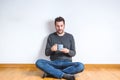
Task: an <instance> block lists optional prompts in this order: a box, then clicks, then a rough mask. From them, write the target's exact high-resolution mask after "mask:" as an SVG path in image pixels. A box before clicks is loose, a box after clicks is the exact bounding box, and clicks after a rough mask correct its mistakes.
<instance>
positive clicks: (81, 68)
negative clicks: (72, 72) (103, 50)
mask: <svg viewBox="0 0 120 80" xmlns="http://www.w3.org/2000/svg"><path fill="white" fill-rule="evenodd" d="M77 68H78V72H82V71H83V70H84V64H83V63H80V62H77Z"/></svg>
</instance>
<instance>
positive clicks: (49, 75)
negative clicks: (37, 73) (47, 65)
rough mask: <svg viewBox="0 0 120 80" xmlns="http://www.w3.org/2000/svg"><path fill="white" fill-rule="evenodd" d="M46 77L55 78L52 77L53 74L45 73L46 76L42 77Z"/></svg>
mask: <svg viewBox="0 0 120 80" xmlns="http://www.w3.org/2000/svg"><path fill="white" fill-rule="evenodd" d="M45 77H52V78H54V76H52V75H51V74H48V73H44V74H43V77H42V78H45Z"/></svg>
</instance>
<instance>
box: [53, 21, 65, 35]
mask: <svg viewBox="0 0 120 80" xmlns="http://www.w3.org/2000/svg"><path fill="white" fill-rule="evenodd" d="M55 28H56V32H57V33H58V34H62V33H64V28H65V24H64V22H63V21H60V22H56V24H55Z"/></svg>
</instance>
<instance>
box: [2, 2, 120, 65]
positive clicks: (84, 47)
mask: <svg viewBox="0 0 120 80" xmlns="http://www.w3.org/2000/svg"><path fill="white" fill-rule="evenodd" d="M58 16H63V17H64V18H65V20H66V29H65V30H66V32H69V33H71V34H73V35H74V38H75V41H76V50H77V55H76V56H75V57H74V58H73V61H80V62H83V63H98V64H101V63H102V64H104V63H108V64H109V63H110V64H120V0H0V63H34V62H35V61H36V60H37V59H38V58H44V59H48V57H45V55H44V49H45V45H46V39H47V36H48V34H49V33H51V32H53V31H55V29H54V22H53V21H54V18H56V17H58Z"/></svg>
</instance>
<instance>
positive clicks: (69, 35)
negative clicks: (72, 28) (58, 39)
mask: <svg viewBox="0 0 120 80" xmlns="http://www.w3.org/2000/svg"><path fill="white" fill-rule="evenodd" d="M65 34H66V36H68V37H73V35H72V34H71V33H67V32H65Z"/></svg>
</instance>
